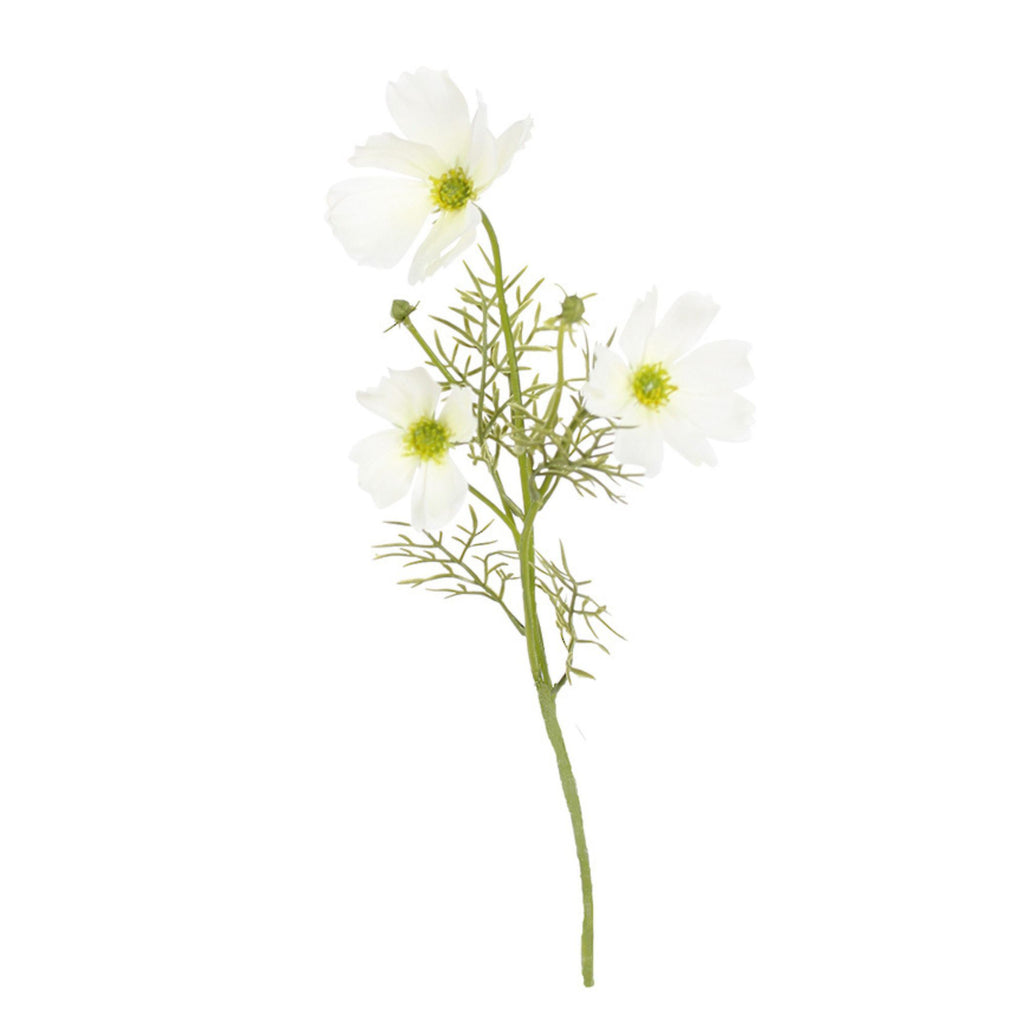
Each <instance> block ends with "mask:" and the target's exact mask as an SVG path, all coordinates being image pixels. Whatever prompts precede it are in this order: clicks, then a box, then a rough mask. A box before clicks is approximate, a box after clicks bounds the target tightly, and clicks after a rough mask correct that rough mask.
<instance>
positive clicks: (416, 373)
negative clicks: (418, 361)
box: [356, 366, 441, 429]
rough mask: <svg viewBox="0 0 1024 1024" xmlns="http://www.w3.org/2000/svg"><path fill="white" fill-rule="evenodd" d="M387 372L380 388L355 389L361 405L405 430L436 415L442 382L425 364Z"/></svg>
mask: <svg viewBox="0 0 1024 1024" xmlns="http://www.w3.org/2000/svg"><path fill="white" fill-rule="evenodd" d="M388 374H389V376H387V377H384V378H382V380H381V382H380V384H379V385H378V386H377V387H375V388H368V389H367V390H366V391H357V392H356V398H357V399H358V401H359V404H360V405H362V406H365V407H366V408H367V409H369V410H370V412H375V413H376V414H377V415H378V416H383V417H384V418H385V419H386V420H390V421H391V422H392V423H394V425H395V426H396V427H402V428H403V429H404V428H405V427H408V426H410V425H411V424H413V423H415V422H416V421H417V420H419V419H422V418H423V417H424V416H432V415H433V414H434V409H436V408H437V400H438V398H439V397H440V396H441V385H440V384H438V383H437V381H435V380H434V379H433V378H432V377H431V376H430V374H429V373H428V372H427V371H426V370H425V369H424V368H423V367H422V366H417V367H416V368H415V369H412V370H388Z"/></svg>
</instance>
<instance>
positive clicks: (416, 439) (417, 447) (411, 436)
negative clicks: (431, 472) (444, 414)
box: [402, 416, 451, 462]
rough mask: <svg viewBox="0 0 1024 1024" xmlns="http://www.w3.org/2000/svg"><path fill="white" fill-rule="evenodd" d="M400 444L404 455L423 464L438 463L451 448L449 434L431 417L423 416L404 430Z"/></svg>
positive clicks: (443, 426)
mask: <svg viewBox="0 0 1024 1024" xmlns="http://www.w3.org/2000/svg"><path fill="white" fill-rule="evenodd" d="M402 443H403V445H404V446H405V453H406V455H411V456H414V457H415V458H417V459H421V460H422V461H424V462H440V461H441V459H442V458H444V453H445V452H446V451H448V449H449V448H450V447H451V433H450V432H449V430H448V428H447V427H446V426H445V425H444V424H443V423H441V422H439V421H438V420H435V419H434V417H433V416H424V417H423V418H422V419H418V420H417V421H416V422H415V423H413V424H412V425H411V426H410V427H409V428H408V429H407V430H406V432H405V437H403V438H402Z"/></svg>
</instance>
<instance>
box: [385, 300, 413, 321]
mask: <svg viewBox="0 0 1024 1024" xmlns="http://www.w3.org/2000/svg"><path fill="white" fill-rule="evenodd" d="M415 308H416V307H415V306H414V305H412V304H411V303H409V302H406V301H405V299H395V301H394V302H392V303H391V319H392V320H394V321H395V323H396V324H400V323H404V322H405V321H406V320H408V319H409V314H410V313H411V312H412V311H413V310H414V309H415Z"/></svg>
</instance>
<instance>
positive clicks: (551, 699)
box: [480, 210, 594, 987]
mask: <svg viewBox="0 0 1024 1024" xmlns="http://www.w3.org/2000/svg"><path fill="white" fill-rule="evenodd" d="M480 218H481V222H482V223H483V226H484V230H485V231H486V232H487V237H488V238H489V239H490V243H491V254H492V260H493V264H494V278H495V292H496V294H497V297H498V312H499V315H500V320H501V329H502V333H503V334H504V335H505V343H506V346H507V349H508V364H509V374H508V377H509V387H510V389H511V391H512V403H513V404H512V422H513V434H514V437H515V438H516V440H517V441H521V439H522V429H523V399H522V389H521V385H520V381H519V364H518V359H517V353H516V342H515V336H514V334H513V331H512V324H511V322H510V320H509V315H508V302H507V300H506V297H505V283H504V278H503V275H502V269H501V250H500V249H499V247H498V239H497V236H496V235H495V233H494V228H493V227H492V226H491V222H490V220H488V218H487V215H486V214H485V213H484V212H483V210H481V211H480ZM561 377H562V374H561V373H559V379H561ZM516 459H517V462H518V463H519V476H520V481H521V483H522V490H523V526H522V529H521V530H520V532H519V535H518V537H517V538H516V548H517V551H518V554H519V574H520V578H521V580H522V584H523V625H524V627H525V631H526V650H527V655H528V657H529V661H530V672H531V674H532V676H533V683H534V687H535V688H536V691H537V699H538V701H539V703H540V712H541V716H542V717H543V719H544V728H545V730H546V731H547V735H548V740H549V742H550V743H551V747H552V749H553V750H554V753H555V761H556V762H557V764H558V777H559V779H560V780H561V783H562V793H563V794H564V796H565V803H566V806H567V807H568V808H569V817H570V819H571V820H572V833H573V838H574V840H575V843H576V856H577V859H578V860H579V865H580V884H581V886H582V889H583V931H582V935H581V938H580V954H581V965H582V971H583V984H584V985H586V986H588V987H589V986H591V985H593V984H594V898H593V889H592V884H591V878H590V855H589V854H588V852H587V841H586V836H585V834H584V832H583V810H582V808H581V806H580V797H579V792H578V790H577V788H576V778H575V776H574V775H573V771H572V764H571V763H570V761H569V752H568V751H567V750H566V746H565V738H564V737H563V735H562V729H561V726H559V724H558V715H557V712H556V711H555V694H556V692H557V691H556V688H555V686H553V685H552V682H551V676H550V674H549V672H548V664H547V658H546V656H545V653H544V636H543V633H542V632H541V625H540V618H539V616H538V614H537V569H536V558H535V553H534V522H535V520H536V517H537V514H538V513H539V512H540V510H541V509H542V508H543V507H544V499H543V498H542V497H541V495H540V494H539V493H538V491H537V487H536V484H535V482H534V479H533V463H532V459H531V457H530V454H529V452H528V451H527V450H525V449H524V448H523V447H522V446H521V444H517V453H516ZM510 514H511V513H510Z"/></svg>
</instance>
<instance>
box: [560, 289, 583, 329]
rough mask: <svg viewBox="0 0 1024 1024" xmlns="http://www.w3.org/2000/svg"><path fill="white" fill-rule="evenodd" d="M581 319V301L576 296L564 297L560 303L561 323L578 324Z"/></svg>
mask: <svg viewBox="0 0 1024 1024" xmlns="http://www.w3.org/2000/svg"><path fill="white" fill-rule="evenodd" d="M582 319H583V300H582V299H581V298H580V297H579V296H578V295H566V297H565V299H564V301H563V302H562V323H565V324H578V323H579V322H580V321H581V320H582Z"/></svg>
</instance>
